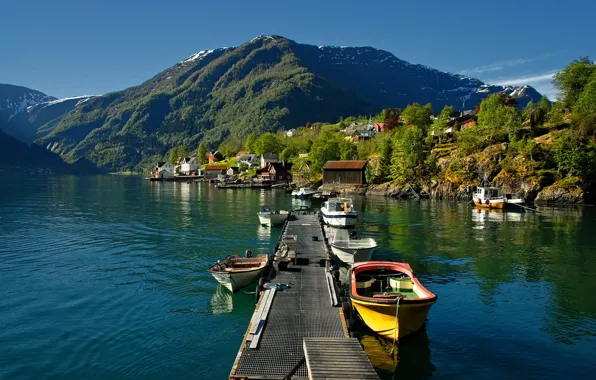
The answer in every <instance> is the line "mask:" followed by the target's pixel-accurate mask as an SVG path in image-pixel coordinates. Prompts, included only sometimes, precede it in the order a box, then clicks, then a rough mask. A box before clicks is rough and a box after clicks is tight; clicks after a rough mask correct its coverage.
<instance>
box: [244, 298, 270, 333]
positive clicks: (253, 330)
mask: <svg viewBox="0 0 596 380" xmlns="http://www.w3.org/2000/svg"><path fill="white" fill-rule="evenodd" d="M270 296H271V289H266V290H265V294H263V299H262V300H261V304H260V305H259V308H258V309H257V313H256V315H255V321H254V323H253V324H252V325H251V327H250V330H249V332H250V333H251V334H256V332H257V327H258V324H259V320H260V319H261V315H262V314H263V309H265V304H267V300H268V299H269V297H270Z"/></svg>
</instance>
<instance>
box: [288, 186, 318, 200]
mask: <svg viewBox="0 0 596 380" xmlns="http://www.w3.org/2000/svg"><path fill="white" fill-rule="evenodd" d="M315 193H316V190H313V189H311V188H310V187H301V188H299V189H296V190H293V191H292V197H293V198H296V199H308V198H310V197H311V196H312V195H313V194H315Z"/></svg>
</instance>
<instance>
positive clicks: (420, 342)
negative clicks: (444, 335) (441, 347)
mask: <svg viewBox="0 0 596 380" xmlns="http://www.w3.org/2000/svg"><path fill="white" fill-rule="evenodd" d="M360 343H361V344H362V346H363V347H364V352H366V356H367V357H368V359H369V360H370V362H371V363H372V365H373V367H375V369H376V370H377V373H378V374H379V377H380V378H381V379H428V378H430V377H431V376H432V374H433V372H435V370H436V367H435V366H434V365H433V363H432V362H431V350H430V340H429V339H428V335H427V333H426V330H422V331H420V332H419V333H417V334H414V335H411V336H409V337H407V338H406V339H403V341H401V342H400V343H399V344H398V345H396V346H394V345H393V343H392V342H390V341H388V340H385V339H383V338H379V337H376V336H365V337H363V338H362V339H361V340H360Z"/></svg>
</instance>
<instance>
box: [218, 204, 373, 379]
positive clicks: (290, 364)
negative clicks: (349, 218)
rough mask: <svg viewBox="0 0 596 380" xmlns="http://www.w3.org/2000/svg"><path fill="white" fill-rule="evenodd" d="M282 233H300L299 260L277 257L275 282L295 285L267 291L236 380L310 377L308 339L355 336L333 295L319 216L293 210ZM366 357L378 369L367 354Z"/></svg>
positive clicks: (237, 363) (232, 376) (239, 358)
mask: <svg viewBox="0 0 596 380" xmlns="http://www.w3.org/2000/svg"><path fill="white" fill-rule="evenodd" d="M281 235H282V238H283V236H284V235H285V236H290V235H294V236H296V240H295V244H294V243H292V245H293V247H292V250H294V251H295V252H296V259H295V260H294V263H290V264H289V265H288V267H287V269H285V270H280V268H279V267H278V265H277V264H278V263H277V262H275V263H274V271H273V272H274V274H273V275H272V276H271V278H270V283H271V284H288V285H289V286H290V287H289V288H287V289H283V290H278V291H276V292H275V294H274V297H271V296H268V293H267V291H264V292H263V293H262V294H261V298H260V300H259V304H258V305H257V309H256V310H255V314H254V315H253V318H252V319H251V322H250V324H249V326H248V329H247V332H246V334H245V338H244V340H243V342H242V345H241V347H240V350H239V352H238V355H237V357H236V361H235V363H234V366H233V368H232V371H231V373H230V377H229V378H230V379H286V378H294V379H298V378H308V369H307V364H306V360H305V351H304V340H305V339H309V338H338V339H341V340H342V341H344V342H348V341H349V339H348V338H347V335H346V330H345V328H344V326H345V324H344V321H343V315H342V314H341V313H342V312H341V308H340V307H337V306H334V305H332V304H333V303H337V295H334V294H330V284H329V277H328V276H327V267H328V256H327V250H326V247H325V243H324V235H323V230H322V226H321V223H320V222H319V219H318V216H317V215H316V214H314V213H302V212H299V213H292V214H291V215H290V218H289V219H288V221H287V222H286V225H285V226H284V229H283V231H282V233H281ZM313 236H314V237H315V238H314V239H313ZM280 240H281V239H280ZM267 305H269V306H267ZM265 310H268V314H266V313H265ZM257 334H260V335H258V337H257ZM255 340H256V342H257V343H255ZM356 342H357V341H356ZM362 355H364V353H363V352H362ZM362 358H364V360H366V363H368V367H370V368H372V366H371V364H370V362H368V359H366V356H365V355H364V356H363V357H360V359H362ZM368 367H366V368H368Z"/></svg>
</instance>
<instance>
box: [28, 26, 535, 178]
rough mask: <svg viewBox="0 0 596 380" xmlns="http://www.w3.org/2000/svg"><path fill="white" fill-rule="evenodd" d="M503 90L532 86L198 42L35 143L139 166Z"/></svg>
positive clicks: (282, 47)
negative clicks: (231, 140) (178, 149)
mask: <svg viewBox="0 0 596 380" xmlns="http://www.w3.org/2000/svg"><path fill="white" fill-rule="evenodd" d="M496 92H509V93H510V94H512V95H513V96H516V97H518V100H519V101H520V103H521V105H522V106H523V105H525V103H527V102H528V101H529V100H534V101H538V100H539V99H540V97H541V95H540V94H539V93H538V92H537V91H536V90H535V89H533V88H532V87H530V86H524V87H510V88H506V87H502V86H491V85H487V84H484V83H483V82H481V81H480V80H478V79H474V78H470V77H467V76H463V75H458V74H451V73H444V72H441V71H438V70H435V69H432V68H429V67H426V66H423V65H418V64H411V63H408V62H406V61H403V60H400V59H399V58H397V57H395V56H394V55H393V54H391V53H389V52H387V51H383V50H379V49H374V48H372V47H332V46H313V45H305V44H299V43H296V42H294V41H292V40H289V39H287V38H284V37H279V36H259V37H256V38H254V39H252V40H250V41H248V42H247V43H245V44H243V45H241V46H239V47H236V48H220V49H213V50H206V51H200V52H198V53H196V54H193V55H191V56H189V57H188V58H186V59H184V60H182V61H180V62H179V63H177V64H175V65H174V66H172V67H170V68H168V69H166V70H164V71H163V72H161V73H159V74H157V75H156V76H154V77H153V78H151V79H149V80H148V81H146V82H145V83H143V84H141V85H139V86H136V87H131V88H128V89H126V90H123V91H119V92H114V93H110V94H106V95H103V96H98V97H94V98H90V99H88V100H86V101H85V102H82V103H80V104H78V105H75V107H74V109H73V110H72V111H69V112H67V113H66V114H64V115H63V116H60V117H58V118H55V119H52V120H53V122H52V123H50V124H49V125H48V128H45V129H44V128H41V129H40V128H39V127H38V128H37V129H36V131H38V130H41V131H42V132H43V133H42V137H41V138H40V139H39V140H37V143H38V144H41V145H43V146H44V147H46V148H47V149H49V150H51V151H53V152H56V153H59V154H60V155H61V156H62V157H63V158H64V159H65V160H67V161H76V160H78V159H80V158H87V159H89V160H90V161H91V162H93V163H95V164H96V165H97V166H99V167H101V168H106V169H108V170H123V169H128V170H130V169H135V168H136V169H139V168H140V167H142V166H147V165H150V164H152V163H153V162H154V161H156V160H157V159H161V158H163V156H164V154H165V153H166V152H167V151H168V150H169V149H170V148H172V147H173V146H177V145H186V146H187V147H189V148H194V147H196V146H197V145H198V143H199V141H201V140H202V141H206V142H207V143H208V144H209V145H211V146H212V147H214V146H215V145H216V144H217V143H218V142H219V141H221V140H223V139H225V138H226V137H227V136H229V135H238V136H241V137H245V136H247V135H248V134H250V133H256V134H260V133H263V132H266V131H276V130H278V129H280V128H286V129H287V128H293V127H297V126H300V125H304V124H305V123H306V122H308V121H311V122H314V121H327V122H336V121H337V120H338V118H339V117H341V116H344V117H345V116H350V115H359V114H360V115H361V114H369V113H376V112H378V111H379V110H381V109H382V108H386V107H404V106H405V105H407V104H410V103H413V102H419V103H428V102H430V103H432V104H433V107H434V109H435V112H439V111H440V109H441V108H442V107H443V106H444V105H453V106H454V107H455V108H456V109H470V108H474V106H475V105H477V104H479V103H480V101H481V100H482V98H484V97H486V96H488V95H490V94H492V93H496Z"/></svg>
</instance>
